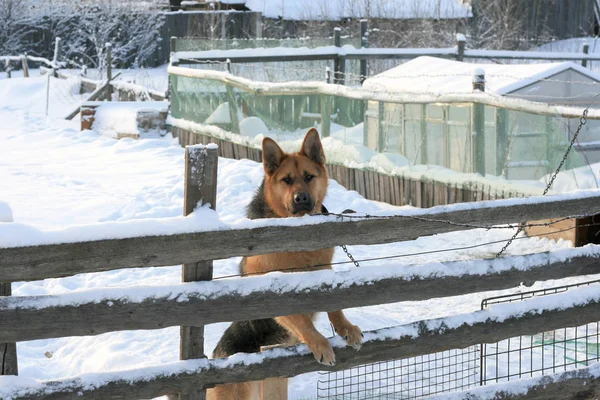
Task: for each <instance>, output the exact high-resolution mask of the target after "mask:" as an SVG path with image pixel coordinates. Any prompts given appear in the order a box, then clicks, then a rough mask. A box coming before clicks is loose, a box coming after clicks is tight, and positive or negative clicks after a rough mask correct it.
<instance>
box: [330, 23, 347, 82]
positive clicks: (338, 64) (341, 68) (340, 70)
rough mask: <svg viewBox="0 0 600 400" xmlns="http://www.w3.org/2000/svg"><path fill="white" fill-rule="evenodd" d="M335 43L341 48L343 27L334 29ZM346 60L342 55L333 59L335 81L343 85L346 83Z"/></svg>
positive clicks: (338, 48)
mask: <svg viewBox="0 0 600 400" xmlns="http://www.w3.org/2000/svg"><path fill="white" fill-rule="evenodd" d="M333 44H334V46H335V47H337V50H340V47H342V28H339V27H337V28H334V29H333ZM345 63H346V60H345V59H342V57H340V56H335V58H334V59H333V83H336V84H339V85H343V84H344V73H345V72H346V65H345Z"/></svg>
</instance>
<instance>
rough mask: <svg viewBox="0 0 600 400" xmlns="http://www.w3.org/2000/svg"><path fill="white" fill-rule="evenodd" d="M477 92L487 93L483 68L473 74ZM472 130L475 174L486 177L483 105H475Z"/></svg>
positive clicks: (474, 88) (474, 89)
mask: <svg viewBox="0 0 600 400" xmlns="http://www.w3.org/2000/svg"><path fill="white" fill-rule="evenodd" d="M476 90H480V91H482V92H485V71H484V70H483V69H481V68H477V69H476V70H475V71H474V72H473V91H476ZM471 129H472V138H473V167H474V172H477V173H479V174H481V175H482V176H485V105H483V104H481V103H473V115H472V122H471Z"/></svg>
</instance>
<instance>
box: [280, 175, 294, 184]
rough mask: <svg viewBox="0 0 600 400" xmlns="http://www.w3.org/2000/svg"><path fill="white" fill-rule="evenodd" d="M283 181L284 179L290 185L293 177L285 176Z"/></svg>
mask: <svg viewBox="0 0 600 400" xmlns="http://www.w3.org/2000/svg"><path fill="white" fill-rule="evenodd" d="M282 181H284V182H285V183H287V184H288V185H291V184H292V178H290V177H289V176H286V177H285V178H283V179H282Z"/></svg>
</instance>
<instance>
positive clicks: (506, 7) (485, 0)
mask: <svg viewBox="0 0 600 400" xmlns="http://www.w3.org/2000/svg"><path fill="white" fill-rule="evenodd" d="M472 6H473V19H472V22H471V27H470V32H471V38H470V40H469V44H470V45H471V46H473V47H476V48H488V49H528V48H531V47H533V46H535V45H537V44H539V43H543V42H547V41H549V40H551V39H552V35H551V33H550V31H549V29H548V28H547V23H546V22H547V18H548V10H549V9H550V5H549V2H548V1H544V0H528V1H521V0H472ZM532 14H534V15H535V16H536V18H535V21H536V22H535V24H534V25H532V24H531V22H530V18H529V17H530V16H531V15H532Z"/></svg>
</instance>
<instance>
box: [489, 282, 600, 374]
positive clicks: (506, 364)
mask: <svg viewBox="0 0 600 400" xmlns="http://www.w3.org/2000/svg"><path fill="white" fill-rule="evenodd" d="M599 282H600V280H595V281H590V282H583V283H578V284H574V285H567V286H560V287H555V288H551V289H541V290H535V291H529V292H523V293H517V294H513V295H507V296H498V297H492V298H489V299H485V300H483V301H482V304H481V308H482V309H485V308H487V307H489V306H490V305H492V304H500V303H512V302H518V301H523V300H527V299H530V298H532V297H539V296H547V295H552V294H556V293H563V292H566V291H568V290H569V289H570V288H572V287H578V286H583V285H590V284H597V283H599ZM599 328H600V322H594V323H590V324H586V325H581V326H576V327H565V328H562V329H557V330H554V331H549V332H541V333H538V334H535V335H529V336H519V337H514V338H510V339H507V340H503V341H501V342H498V343H493V344H483V345H482V349H481V384H482V385H485V384H487V383H488V382H490V383H495V382H506V381H509V380H514V379H518V378H522V377H535V376H541V375H547V374H552V373H557V372H563V371H567V370H570V369H575V368H580V367H584V366H587V365H589V363H590V362H597V361H598V360H599V359H600V357H599V354H598V353H599V351H598V348H599V343H600V342H599V339H600V329H599Z"/></svg>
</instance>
